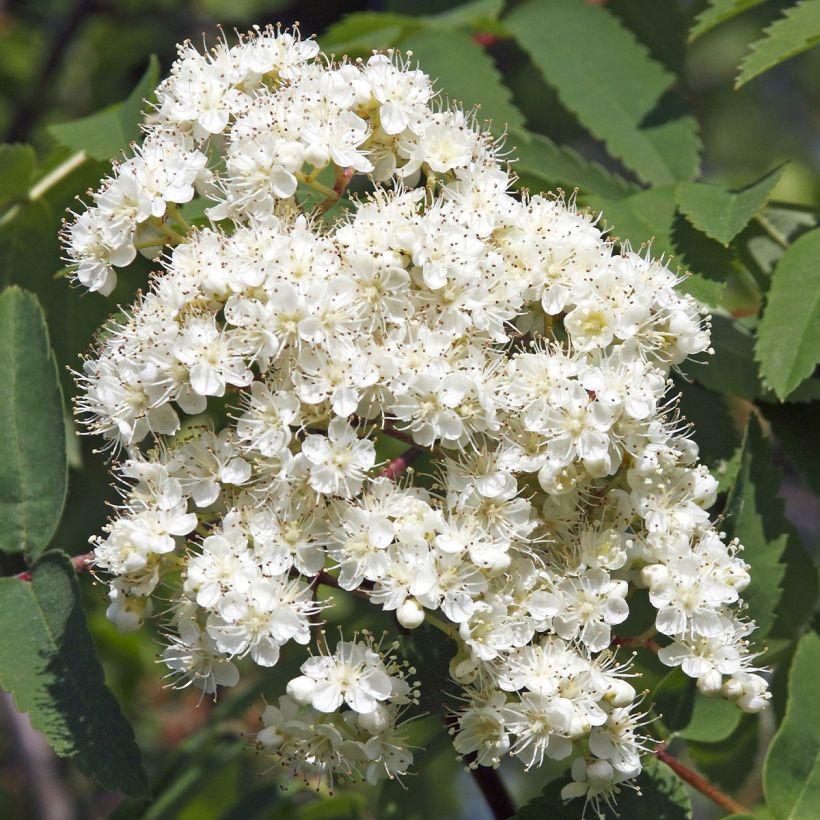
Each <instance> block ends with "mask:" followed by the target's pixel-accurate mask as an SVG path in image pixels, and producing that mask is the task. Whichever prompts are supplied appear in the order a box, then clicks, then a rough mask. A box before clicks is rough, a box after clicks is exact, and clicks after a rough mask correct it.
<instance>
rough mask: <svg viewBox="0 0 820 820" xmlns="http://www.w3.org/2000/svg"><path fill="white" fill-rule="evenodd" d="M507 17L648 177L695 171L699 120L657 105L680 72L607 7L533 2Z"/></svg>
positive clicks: (552, 77)
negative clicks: (654, 54) (664, 62)
mask: <svg viewBox="0 0 820 820" xmlns="http://www.w3.org/2000/svg"><path fill="white" fill-rule="evenodd" d="M503 22H504V25H505V26H506V27H507V28H508V30H509V31H510V33H511V34H512V35H513V36H514V37H515V39H516V40H517V41H518V43H519V44H520V45H521V47H522V48H523V49H524V50H525V51H526V52H527V53H528V54H529V55H530V57H531V58H532V60H533V62H534V63H535V65H536V66H538V68H539V69H540V70H541V72H542V74H543V76H544V79H545V80H546V81H547V82H548V83H549V84H550V85H551V86H553V87H554V88H555V89H556V91H557V92H558V96H559V98H560V100H561V102H562V103H563V105H565V106H566V107H567V108H568V109H569V110H571V111H573V112H574V113H575V114H576V115H577V117H578V119H579V120H580V122H581V123H582V124H583V125H584V126H585V127H586V128H587V129H589V131H590V132H591V133H592V134H593V136H595V137H597V138H598V139H601V140H603V142H604V143H605V144H606V147H607V150H608V151H609V153H610V154H611V155H612V156H614V157H616V158H618V159H620V160H621V161H622V162H623V163H624V165H626V166H627V167H628V168H630V169H631V170H632V171H634V172H635V173H636V174H637V175H638V176H639V177H640V178H641V179H642V180H643V181H644V182H648V183H653V184H655V185H666V184H670V183H673V182H676V181H678V180H682V179H691V178H693V177H694V176H695V175H696V173H697V169H698V165H699V152H700V138H699V137H698V129H697V123H696V122H695V120H694V119H693V118H692V117H690V116H678V115H673V116H668V115H664V114H663V113H662V112H663V108H664V106H663V105H659V103H661V98H662V97H663V95H664V92H666V91H667V90H668V89H669V88H670V87H671V86H672V84H673V83H674V79H675V78H674V76H673V75H672V74H671V73H669V72H668V71H667V70H666V69H665V68H664V67H663V66H661V65H660V64H659V63H657V62H655V61H654V60H652V59H651V58H650V57H649V55H648V53H647V50H646V48H645V47H644V46H643V45H641V44H640V43H638V42H637V41H636V40H635V38H634V36H633V35H632V33H631V32H630V31H629V30H628V29H627V28H625V27H624V26H623V25H621V23H620V22H619V21H618V19H617V18H616V17H615V16H613V15H612V14H611V13H610V12H609V11H607V9H606V8H604V7H603V6H601V5H591V4H586V3H579V2H576V0H530V2H527V3H524V4H522V5H520V6H518V7H517V8H515V9H514V10H513V11H512V13H511V14H509V15H507V16H506V17H505V18H503ZM591 43H594V47H592V48H591V47H590V44H591Z"/></svg>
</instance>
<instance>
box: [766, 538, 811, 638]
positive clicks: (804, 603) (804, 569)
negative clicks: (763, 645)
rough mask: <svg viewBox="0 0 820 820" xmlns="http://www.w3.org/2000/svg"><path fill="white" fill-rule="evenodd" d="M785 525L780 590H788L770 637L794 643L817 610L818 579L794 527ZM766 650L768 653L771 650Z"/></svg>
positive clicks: (781, 600)
mask: <svg viewBox="0 0 820 820" xmlns="http://www.w3.org/2000/svg"><path fill="white" fill-rule="evenodd" d="M786 523H787V526H786V529H787V540H786V549H785V550H784V552H783V562H784V563H785V565H786V572H785V574H784V576H783V589H786V590H788V593H789V594H788V595H784V596H783V597H782V598H781V599H780V603H779V605H778V607H777V611H776V612H775V616H776V620H775V624H774V627H773V628H772V634H773V635H778V636H781V635H782V636H785V637H786V638H787V639H788V640H794V639H796V638H797V637H799V635H800V634H801V633H802V632H803V630H804V629H805V627H806V624H807V623H808V622H809V621H810V620H811V618H812V616H813V615H814V613H815V610H816V609H817V594H818V590H820V577H818V568H817V564H816V563H815V559H814V558H813V556H811V555H810V554H809V553H808V552H807V550H806V548H805V547H804V546H803V542H802V540H801V539H800V536H799V535H798V534H797V531H796V530H795V529H794V527H792V526H791V524H790V523H789V522H786ZM770 643H771V642H770ZM769 648H770V649H772V647H771V646H770V647H769Z"/></svg>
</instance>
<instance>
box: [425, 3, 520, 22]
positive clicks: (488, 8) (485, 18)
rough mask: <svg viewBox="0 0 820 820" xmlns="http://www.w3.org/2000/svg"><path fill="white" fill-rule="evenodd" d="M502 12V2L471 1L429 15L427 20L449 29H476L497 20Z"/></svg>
mask: <svg viewBox="0 0 820 820" xmlns="http://www.w3.org/2000/svg"><path fill="white" fill-rule="evenodd" d="M502 11H504V0H473V2H472V3H461V4H459V5H458V6H456V7H455V8H453V9H448V10H447V11H442V12H440V13H439V14H433V15H430V16H429V17H428V18H427V19H428V20H430V21H431V22H436V23H438V24H439V25H445V26H447V27H449V28H470V29H472V28H476V27H477V26H482V25H484V24H486V23H489V22H494V21H495V20H498V18H499V16H500V14H501V12H502Z"/></svg>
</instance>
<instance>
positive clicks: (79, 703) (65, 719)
mask: <svg viewBox="0 0 820 820" xmlns="http://www.w3.org/2000/svg"><path fill="white" fill-rule="evenodd" d="M32 575H33V577H32V580H31V582H26V581H20V580H18V579H16V578H0V685H2V686H3V688H4V689H5V690H6V691H8V692H10V693H11V694H12V695H13V696H14V700H15V703H16V705H17V707H18V708H19V709H21V710H22V711H25V712H27V713H28V715H29V718H30V719H31V724H32V726H33V727H34V728H35V729H37V730H38V731H41V732H43V733H44V734H45V735H46V737H47V738H48V741H49V743H50V744H51V745H52V747H53V748H54V751H55V752H57V754H59V755H61V756H62V757H70V758H72V759H73V760H74V762H75V763H76V764H77V765H78V766H79V768H80V769H82V771H83V772H85V773H86V774H88V775H90V776H92V777H94V778H95V779H96V780H97V781H98V782H99V783H100V785H101V786H103V787H104V788H106V789H111V790H118V791H122V792H123V793H125V794H127V795H134V796H139V795H143V794H145V793H147V791H148V781H147V778H146V775H145V771H144V769H143V768H142V760H141V758H140V753H139V749H138V748H137V744H136V741H135V740H134V733H133V731H132V729H131V726H130V725H129V724H128V721H126V719H125V718H124V717H123V714H122V712H121V711H120V707H119V704H118V703H117V701H116V699H115V698H114V696H113V695H112V694H111V692H110V691H109V690H108V689H107V688H106V686H105V681H104V678H103V671H102V667H101V666H100V663H99V661H98V660H97V656H96V651H95V648H94V642H93V640H92V638H91V634H90V633H89V631H88V626H87V625H86V622H85V616H84V614H83V611H82V608H81V606H80V603H79V600H78V590H77V580H76V575H75V572H74V568H73V566H72V564H71V561H70V559H69V558H68V557H67V556H66V555H65V554H64V553H61V552H49V553H46V554H45V555H44V556H43V557H42V558H40V560H39V561H38V562H37V563H36V564H35V566H34V570H33V573H32Z"/></svg>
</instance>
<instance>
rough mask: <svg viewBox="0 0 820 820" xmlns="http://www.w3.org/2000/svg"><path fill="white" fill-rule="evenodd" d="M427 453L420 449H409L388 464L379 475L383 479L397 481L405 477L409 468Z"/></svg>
mask: <svg viewBox="0 0 820 820" xmlns="http://www.w3.org/2000/svg"><path fill="white" fill-rule="evenodd" d="M424 453H425V451H424V450H422V449H421V448H419V447H409V448H408V449H407V450H405V451H404V452H403V453H402V454H401V455H400V456H396V458H394V459H392V460H391V461H390V462H388V464H387V466H386V467H385V468H384V469H383V470H382V471H381V473H379V475H380V476H381V477H382V478H389V479H391V480H392V481H396V480H397V479H399V478H401V476H403V475H404V473H405V471H406V470H407V468H408V467H409V466H410V465H411V464H412V463H413V462H414V461H415V460H416V459H417V458H419V457H420V456H423V455H424Z"/></svg>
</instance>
